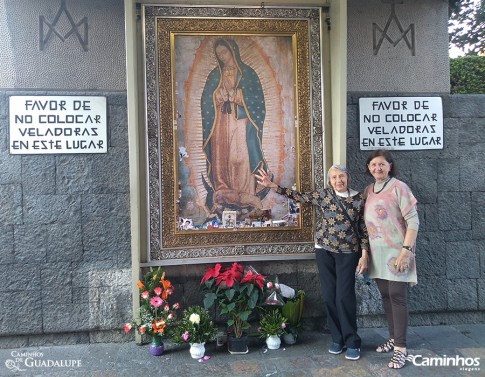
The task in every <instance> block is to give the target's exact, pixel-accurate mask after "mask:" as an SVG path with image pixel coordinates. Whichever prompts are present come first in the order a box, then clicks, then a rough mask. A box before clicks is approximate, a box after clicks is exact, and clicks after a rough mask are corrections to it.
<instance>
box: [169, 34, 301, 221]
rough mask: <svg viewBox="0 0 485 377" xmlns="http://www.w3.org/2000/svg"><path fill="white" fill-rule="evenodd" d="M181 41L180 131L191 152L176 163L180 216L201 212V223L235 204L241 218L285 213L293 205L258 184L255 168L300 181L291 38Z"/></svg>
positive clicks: (180, 138)
mask: <svg viewBox="0 0 485 377" xmlns="http://www.w3.org/2000/svg"><path fill="white" fill-rule="evenodd" d="M181 40H183V41H184V44H183V46H184V48H182V47H180V48H179V49H178V48H176V51H182V52H183V51H186V53H185V54H183V57H182V56H180V58H179V59H178V60H177V67H178V68H179V71H178V74H177V80H176V81H177V83H178V84H179V85H178V86H177V93H178V97H177V98H178V102H177V109H179V112H180V114H181V116H180V119H179V120H178V122H177V123H178V127H177V129H178V130H177V138H178V148H179V150H181V149H182V148H183V149H184V151H186V156H184V157H183V158H181V161H180V162H179V169H178V173H179V174H178V176H179V185H180V203H181V206H180V213H179V215H180V216H183V217H188V216H191V213H197V216H196V217H193V219H194V224H195V225H201V226H203V224H205V223H209V222H210V221H211V220H212V219H214V218H216V219H222V214H223V212H224V211H235V212H236V214H237V221H238V222H244V221H245V220H246V219H247V218H248V217H251V214H252V213H254V212H257V211H261V210H262V209H268V208H270V209H273V210H274V213H275V214H276V215H278V213H279V212H281V216H283V215H284V214H286V213H287V211H288V209H287V208H282V207H281V205H280V203H281V201H278V200H277V198H276V196H275V195H276V194H274V193H271V192H269V191H268V189H266V188H264V187H261V186H258V184H257V182H256V179H255V177H254V173H256V172H257V171H258V169H259V168H263V169H265V170H269V171H270V172H271V173H272V174H274V175H275V179H276V178H278V177H279V178H280V179H281V181H280V182H284V183H286V184H288V185H290V186H291V185H293V184H294V183H295V176H296V172H295V170H296V169H295V165H296V164H295V155H294V153H292V151H293V152H294V150H295V143H296V141H295V130H294V117H295V114H294V109H293V101H294V93H293V91H294V81H293V80H294V75H293V65H292V50H291V38H286V39H285V38H276V37H262V36H256V37H248V36H205V37H204V36H202V37H199V36H198V37H196V36H194V37H192V38H191V39H189V38H188V37H186V38H181ZM275 42H276V43H275ZM180 45H181V46H182V42H180ZM191 48H193V53H188V52H187V51H190V50H191ZM279 207H280V208H279ZM189 210H190V211H191V213H188V211H189ZM203 214H205V216H204V215H203Z"/></svg>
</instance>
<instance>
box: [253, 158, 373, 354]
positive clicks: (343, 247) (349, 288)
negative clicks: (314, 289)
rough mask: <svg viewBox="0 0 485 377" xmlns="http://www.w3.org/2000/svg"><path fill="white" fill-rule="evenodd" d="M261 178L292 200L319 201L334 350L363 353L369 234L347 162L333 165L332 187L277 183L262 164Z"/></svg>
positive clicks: (320, 249)
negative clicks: (361, 301)
mask: <svg viewBox="0 0 485 377" xmlns="http://www.w3.org/2000/svg"><path fill="white" fill-rule="evenodd" d="M256 178H257V179H258V183H259V184H261V185H263V186H265V187H270V188H271V189H274V190H276V192H277V193H278V194H281V195H284V196H286V197H288V198H290V199H292V200H295V201H298V202H301V203H307V204H312V205H314V206H315V207H316V208H317V209H318V210H321V211H322V215H323V216H322V217H323V224H319V225H321V226H317V232H316V237H315V238H316V243H315V255H316V260H317V266H318V271H319V275H320V282H321V288H322V294H323V299H324V303H325V308H326V311H327V321H328V327H329V330H330V333H331V335H332V340H333V344H332V345H331V346H330V349H329V350H328V351H329V352H330V353H332V354H335V355H338V354H340V353H342V352H343V350H344V349H345V348H347V351H346V353H345V358H346V359H349V360H358V359H359V358H360V344H361V339H360V337H359V335H358V334H357V318H356V317H357V304H356V297H355V271H356V270H357V271H358V272H359V273H363V272H365V271H366V269H367V248H368V236H367V230H366V227H365V224H364V214H363V211H364V199H363V197H362V194H360V193H359V192H357V191H355V190H352V189H350V188H349V187H348V183H349V181H350V175H349V173H348V170H347V168H346V167H345V166H341V165H333V166H332V167H331V168H330V169H329V171H328V175H327V183H328V184H329V186H330V187H329V188H324V189H320V190H315V191H310V192H305V193H300V192H297V191H294V190H291V189H288V188H283V187H280V186H278V185H277V184H276V183H273V182H272V181H271V179H270V178H269V176H268V174H267V172H265V171H264V170H262V169H260V170H259V175H256Z"/></svg>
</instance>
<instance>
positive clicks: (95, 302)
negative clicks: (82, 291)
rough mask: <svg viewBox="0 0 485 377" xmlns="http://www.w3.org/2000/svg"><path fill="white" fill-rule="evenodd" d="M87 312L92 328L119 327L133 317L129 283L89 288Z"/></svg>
mask: <svg viewBox="0 0 485 377" xmlns="http://www.w3.org/2000/svg"><path fill="white" fill-rule="evenodd" d="M83 307H84V310H86V306H85V305H83ZM88 312H89V325H90V328H91V329H93V330H94V329H96V330H111V329H117V328H121V327H122V326H123V323H126V322H129V321H131V319H132V318H133V312H132V294H131V285H129V286H125V287H122V286H118V287H97V288H94V287H93V288H90V289H89V310H88Z"/></svg>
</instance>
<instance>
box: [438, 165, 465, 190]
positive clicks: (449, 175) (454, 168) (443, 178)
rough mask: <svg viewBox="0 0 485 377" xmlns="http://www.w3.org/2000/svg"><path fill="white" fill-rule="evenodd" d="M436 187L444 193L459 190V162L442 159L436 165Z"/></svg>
mask: <svg viewBox="0 0 485 377" xmlns="http://www.w3.org/2000/svg"><path fill="white" fill-rule="evenodd" d="M438 187H440V188H441V189H442V190H443V189H446V191H458V190H459V189H460V160H459V159H454V158H453V159H448V158H443V159H440V160H439V164H438Z"/></svg>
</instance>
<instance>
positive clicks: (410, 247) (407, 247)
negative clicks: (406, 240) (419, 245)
mask: <svg viewBox="0 0 485 377" xmlns="http://www.w3.org/2000/svg"><path fill="white" fill-rule="evenodd" d="M402 248H403V249H406V250H409V251H411V252H412V251H413V247H412V246H405V245H403V246H402Z"/></svg>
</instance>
